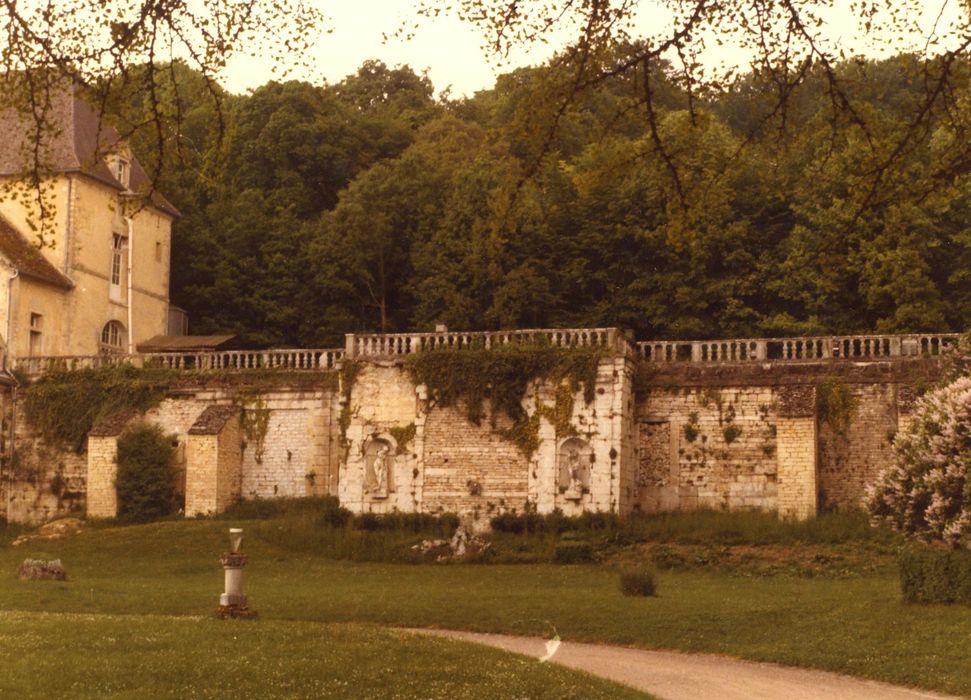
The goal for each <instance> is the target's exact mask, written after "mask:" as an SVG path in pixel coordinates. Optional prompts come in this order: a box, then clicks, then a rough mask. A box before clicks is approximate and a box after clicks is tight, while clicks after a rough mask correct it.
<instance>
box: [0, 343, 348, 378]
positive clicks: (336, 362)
mask: <svg viewBox="0 0 971 700" xmlns="http://www.w3.org/2000/svg"><path fill="white" fill-rule="evenodd" d="M343 357H344V351H343V350H342V349H340V348H329V349H307V350H305V349H285V350H226V351H220V352H191V353H146V354H130V355H129V354H108V355H70V356H50V357H24V358H18V359H17V360H16V361H15V362H14V368H15V369H16V370H18V371H21V372H24V373H25V374H27V376H29V377H36V376H39V375H41V374H43V373H44V372H48V371H52V370H54V371H58V370H60V371H65V370H79V369H95V368H99V367H110V366H113V365H122V364H129V365H132V366H133V367H153V368H161V369H185V370H246V369H287V370H326V369H336V368H337V367H340V363H341V360H342V359H343Z"/></svg>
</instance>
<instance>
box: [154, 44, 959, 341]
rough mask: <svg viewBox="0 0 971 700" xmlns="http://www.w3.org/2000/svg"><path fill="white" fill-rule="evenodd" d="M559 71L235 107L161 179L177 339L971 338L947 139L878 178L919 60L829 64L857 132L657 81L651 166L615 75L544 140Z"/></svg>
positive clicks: (346, 88)
mask: <svg viewBox="0 0 971 700" xmlns="http://www.w3.org/2000/svg"><path fill="white" fill-rule="evenodd" d="M965 68H966V66H963V65H962V66H959V67H958V68H956V71H964V70H965ZM554 70H557V68H556V66H555V65H553V64H550V65H546V66H541V67H537V68H532V69H520V70H517V71H515V72H514V73H512V74H508V75H505V76H502V78H500V80H499V81H498V82H497V84H496V87H495V88H494V89H492V90H489V91H484V92H481V93H479V94H477V95H476V96H475V97H473V98H470V99H463V100H459V101H447V100H446V101H437V100H436V99H435V98H434V97H433V91H432V89H431V85H430V84H429V83H428V81H427V79H425V78H423V77H421V76H418V75H416V74H414V73H413V72H411V71H410V70H408V69H406V68H400V67H399V68H394V69H391V68H388V67H386V66H384V65H383V64H380V63H377V62H369V63H368V64H366V65H365V66H363V67H362V68H361V70H360V71H359V72H358V73H357V74H356V75H352V76H349V77H348V78H347V79H346V80H345V81H342V82H341V83H339V84H337V85H332V86H325V87H315V86H312V85H309V84H306V83H299V82H289V83H270V84H268V85H266V86H264V87H262V88H260V89H259V90H256V91H254V92H253V93H252V94H250V95H247V96H233V97H230V98H228V99H227V100H226V103H225V105H226V110H225V120H226V138H224V139H223V140H221V141H220V140H219V139H217V138H215V135H214V133H213V132H212V130H210V131H209V132H206V131H205V130H200V133H198V134H197V135H196V136H194V137H193V138H194V139H196V138H198V142H197V141H195V140H194V141H193V143H194V144H195V147H196V148H197V153H198V157H197V158H198V167H197V168H196V169H192V170H186V169H185V168H175V169H173V170H172V172H171V173H170V174H168V175H166V180H165V181H164V182H163V186H164V187H165V189H166V191H167V192H169V193H170V196H172V197H173V198H174V199H175V201H176V203H177V204H178V205H179V206H180V207H182V208H183V210H185V211H186V212H187V216H186V217H185V219H184V220H182V221H180V222H178V223H177V224H176V229H175V236H176V238H175V247H174V249H175V251H176V255H175V260H174V277H173V292H172V294H173V300H174V301H175V302H176V303H178V304H179V305H181V306H184V307H185V308H187V309H188V310H189V312H190V316H191V318H192V329H193V331H194V332H216V331H227V332H234V333H238V334H239V335H240V336H241V337H242V338H243V339H244V340H245V341H246V342H248V343H251V344H257V345H290V344H300V345H310V344H314V345H332V344H337V343H339V342H340V338H341V336H342V335H343V334H344V333H345V332H353V331H365V330H385V331H396V330H410V329H430V328H432V327H433V326H434V324H435V323H436V322H445V323H448V324H449V325H450V326H452V327H454V328H469V329H477V328H495V327H509V326H540V325H620V326H623V327H628V328H632V329H634V330H635V331H636V332H637V333H638V334H640V335H641V336H644V337H681V338H683V337H716V336H730V335H766V334H768V335H777V334H778V335H784V334H795V333H824V332H841V333H842V332H873V331H881V332H883V331H886V332H898V331H919V330H947V329H951V330H960V329H963V328H965V327H967V326H968V325H969V322H971V281H969V279H968V272H967V270H968V269H971V267H969V264H971V227H969V224H968V222H969V221H971V197H969V195H971V187H969V179H968V176H967V175H965V174H952V175H949V176H948V177H941V175H940V168H941V163H942V161H943V160H944V159H946V158H947V157H948V155H949V154H950V152H951V150H952V149H953V143H954V140H955V139H956V138H958V136H957V134H956V132H955V131H954V129H953V128H952V126H951V125H950V124H949V123H946V122H941V123H935V124H932V125H931V127H930V128H928V129H926V131H925V132H924V133H923V135H922V137H921V139H920V140H919V142H916V143H914V144H913V145H912V146H911V147H908V148H907V149H906V151H905V152H904V153H902V154H901V155H900V157H899V164H897V165H895V172H894V174H893V176H892V177H890V176H888V177H886V178H884V180H883V181H882V183H881V185H880V187H879V189H878V191H877V192H876V193H874V192H873V191H872V188H871V186H872V168H873V166H874V164H875V163H876V161H877V160H879V158H880V155H879V153H877V152H875V151H874V149H873V147H872V142H873V141H875V140H885V141H887V142H888V143H890V142H893V140H894V139H895V138H896V135H897V134H898V133H899V131H900V130H901V129H907V128H908V127H907V124H908V121H907V120H908V118H909V115H910V113H911V109H912V107H913V103H914V101H915V100H919V99H920V92H921V90H922V89H923V88H922V86H921V83H920V71H921V70H922V68H921V65H920V63H919V62H918V61H915V60H914V59H913V58H912V57H910V56H898V57H894V58H890V59H887V60H885V61H880V62H874V61H856V60H855V61H849V62H845V63H840V64H838V65H836V66H834V70H837V71H839V72H840V74H841V75H842V74H843V73H846V74H847V75H852V76H853V78H852V80H848V81H847V83H848V84H852V85H853V86H854V92H853V95H852V99H853V100H854V104H856V109H857V111H859V112H860V113H865V114H866V116H867V119H868V125H869V126H868V128H867V130H864V129H863V128H862V127H861V126H859V125H855V124H852V123H845V124H843V125H841V127H840V128H839V129H838V130H834V129H833V125H832V122H831V120H832V114H833V113H832V110H831V106H830V104H829V101H828V98H827V97H826V91H827V89H828V87H827V79H826V76H825V75H822V74H819V75H815V78H814V77H813V76H812V75H811V76H810V79H809V80H808V81H807V83H806V85H805V87H804V93H803V94H802V95H801V97H800V99H799V100H798V101H797V102H793V103H792V105H791V107H790V110H789V114H788V116H787V118H788V119H791V120H798V123H799V124H800V128H799V130H798V131H796V130H792V131H790V132H789V133H787V134H785V135H783V134H781V133H780V132H778V131H771V130H769V131H766V130H765V129H764V128H763V127H761V126H760V127H759V128H758V129H756V126H757V125H756V124H753V120H756V121H757V120H758V117H756V116H753V115H754V114H755V113H756V112H757V111H758V110H757V106H753V103H757V102H758V101H759V100H760V99H763V98H764V96H763V95H762V93H761V92H760V91H759V90H758V89H757V88H756V79H755V78H754V77H750V79H748V80H744V81H741V82H740V83H739V84H738V85H737V86H735V87H734V88H733V89H732V90H728V91H725V92H724V93H722V94H718V95H715V96H712V97H710V98H707V99H705V100H703V101H700V100H696V101H695V102H694V104H693V105H690V106H689V104H688V102H689V100H688V97H687V95H686V92H685V90H684V89H682V88H681V87H679V86H678V84H677V81H675V80H674V79H672V78H670V76H669V69H667V68H665V67H663V66H662V67H660V68H659V69H658V70H657V74H656V75H655V76H654V77H653V78H652V80H654V81H655V82H656V83H657V85H658V90H657V103H656V104H657V108H656V114H655V117H656V130H657V135H656V136H657V137H659V138H660V139H661V143H662V144H663V152H662V149H661V148H660V147H659V146H658V140H657V137H656V136H655V134H654V133H652V127H651V125H650V124H649V123H648V122H647V121H646V120H645V119H643V118H641V117H639V116H637V115H636V114H632V113H631V104H632V103H633V101H635V100H636V99H637V97H636V96H634V95H632V94H630V93H631V85H630V83H629V81H628V80H627V79H626V78H624V77H619V78H618V79H617V80H616V81H613V82H612V81H605V82H602V83H599V84H598V85H597V86H596V87H595V88H592V89H590V90H588V91H586V92H585V93H584V94H583V96H582V99H577V100H575V101H574V102H572V103H571V104H570V106H569V108H568V109H567V110H565V111H564V112H563V114H562V115H561V118H560V128H559V129H558V130H557V132H556V134H555V136H554V137H553V138H552V139H550V140H549V141H548V142H544V143H541V144H540V143H539V142H538V141H536V140H534V139H533V138H532V136H531V132H530V131H529V127H528V126H527V124H528V117H529V115H530V113H532V112H533V111H535V110H534V107H535V105H536V100H537V99H541V98H540V97H539V96H538V95H541V94H542V90H543V89H544V88H543V86H544V84H545V83H546V82H547V81H548V80H549V75H548V74H549V73H550V72H551V71H554ZM956 74H957V73H956ZM957 89H959V90H960V91H963V93H964V94H965V95H966V93H967V85H966V82H961V83H960V84H959V85H958V86H957ZM537 90H539V91H540V92H539V93H537ZM962 99H965V100H966V98H962ZM200 104H201V105H202V106H200V107H199V108H200V109H215V108H214V107H212V106H209V107H206V106H205V105H207V104H208V103H206V102H205V101H203V102H201V103H200ZM673 172H676V173H677V177H675V176H674V175H673ZM169 180H171V182H172V186H171V187H168V182H169Z"/></svg>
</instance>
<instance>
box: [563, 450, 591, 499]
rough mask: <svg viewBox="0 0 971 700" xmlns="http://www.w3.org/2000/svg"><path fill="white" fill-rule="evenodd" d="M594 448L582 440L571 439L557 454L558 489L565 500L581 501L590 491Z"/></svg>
mask: <svg viewBox="0 0 971 700" xmlns="http://www.w3.org/2000/svg"><path fill="white" fill-rule="evenodd" d="M593 461H594V455H593V448H591V447H590V444H589V443H588V442H587V441H585V440H581V439H580V438H570V439H569V440H567V441H566V442H564V443H563V444H562V445H560V450H559V453H558V454H557V464H558V469H557V487H558V488H559V491H560V493H562V494H563V496H564V497H565V498H568V499H572V500H579V499H580V498H582V497H583V494H585V493H588V492H589V491H590V466H591V464H592V463H593Z"/></svg>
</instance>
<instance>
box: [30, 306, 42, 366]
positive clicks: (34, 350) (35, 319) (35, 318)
mask: <svg viewBox="0 0 971 700" xmlns="http://www.w3.org/2000/svg"><path fill="white" fill-rule="evenodd" d="M43 330H44V317H43V316H41V315H40V314H35V313H31V314H30V345H29V346H28V348H27V353H28V355H30V356H31V357H37V356H38V355H41V354H43V350H44V337H43Z"/></svg>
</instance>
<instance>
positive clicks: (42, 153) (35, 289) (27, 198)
mask: <svg viewBox="0 0 971 700" xmlns="http://www.w3.org/2000/svg"><path fill="white" fill-rule="evenodd" d="M44 121H45V126H44V128H43V129H41V130H39V131H40V133H42V134H43V136H42V138H41V139H40V143H39V144H38V143H36V142H37V139H35V138H32V137H31V134H33V133H36V132H38V129H37V126H36V123H35V119H34V118H32V117H31V116H29V115H26V114H22V113H20V112H18V111H17V110H15V109H7V110H6V111H4V112H0V313H2V314H3V315H2V317H0V337H2V346H3V349H4V352H5V366H9V361H11V360H13V359H15V358H18V357H21V358H22V357H27V356H34V357H37V356H60V355H97V354H101V353H116V352H118V353H120V352H129V351H132V349H133V348H134V347H135V346H136V345H137V344H138V343H140V342H142V341H145V340H148V339H150V338H152V337H154V336H158V335H165V334H168V333H169V332H170V329H171V332H172V333H173V334H179V333H184V332H185V331H184V318H180V312H179V310H178V309H170V305H169V266H170V255H171V227H172V222H173V221H174V219H175V218H176V217H178V216H179V212H178V210H177V209H176V208H175V207H174V206H173V205H172V204H171V203H169V202H168V201H167V200H166V199H165V198H164V197H163V196H161V195H160V194H158V193H152V192H150V189H151V187H150V179H149V177H148V176H147V175H146V172H145V170H144V169H143V167H142V165H141V164H140V163H139V161H138V158H136V157H135V155H134V154H133V153H132V152H131V150H130V148H129V147H128V145H127V144H126V143H125V142H124V141H123V140H122V139H120V138H119V135H118V133H117V132H116V131H115V130H114V129H113V128H111V127H109V126H107V125H106V124H104V123H102V120H101V117H100V115H99V114H98V112H97V111H95V110H94V109H93V108H92V107H91V106H90V105H88V104H87V103H86V102H85V101H84V100H83V99H82V98H81V97H80V96H79V95H78V90H77V89H76V88H65V89H64V90H62V91H59V92H58V93H57V94H54V95H52V97H51V104H50V107H49V109H48V110H47V114H46V115H45V118H44ZM34 173H37V174H39V175H40V178H39V182H40V185H39V186H38V185H36V184H31V182H32V180H31V178H32V175H33V174H34ZM147 195H150V196H147ZM170 314H171V315H172V316H173V319H174V326H175V327H174V328H172V327H171V326H170V323H169V320H170Z"/></svg>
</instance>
